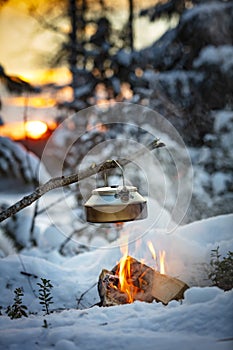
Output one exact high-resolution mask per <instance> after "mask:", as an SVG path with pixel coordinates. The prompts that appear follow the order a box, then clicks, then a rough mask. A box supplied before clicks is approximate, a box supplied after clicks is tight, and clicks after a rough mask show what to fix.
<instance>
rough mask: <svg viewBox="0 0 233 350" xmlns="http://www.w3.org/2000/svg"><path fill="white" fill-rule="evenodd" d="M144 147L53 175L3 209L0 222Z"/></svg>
mask: <svg viewBox="0 0 233 350" xmlns="http://www.w3.org/2000/svg"><path fill="white" fill-rule="evenodd" d="M164 146H165V144H164V143H162V142H161V141H160V140H159V139H155V140H154V141H152V142H151V143H150V144H149V145H148V146H146V147H145V148H146V150H149V151H152V150H154V149H156V148H160V147H164ZM145 148H143V149H141V150H140V151H138V152H135V153H134V154H133V155H132V156H130V157H129V158H128V159H121V160H117V162H116V161H115V160H108V161H104V162H102V163H100V164H98V165H97V164H93V165H92V166H91V167H90V168H87V169H85V170H83V171H80V172H79V173H78V174H72V175H68V176H61V177H55V178H52V179H50V180H49V181H47V182H46V183H45V184H44V185H41V186H39V187H37V188H36V189H35V191H34V192H32V193H31V194H29V195H27V196H25V197H23V198H22V199H21V200H19V201H18V202H16V203H15V204H13V205H12V206H10V207H9V208H7V209H6V210H3V211H2V212H1V213H0V222H2V221H4V220H6V219H7V218H9V217H11V216H13V215H14V214H16V213H18V212H19V211H20V210H22V209H24V208H26V207H28V206H29V205H31V204H32V203H34V202H35V201H36V200H38V199H39V198H41V197H42V196H43V195H44V194H45V193H47V192H49V191H51V190H53V189H55V188H59V187H65V186H68V185H71V184H73V183H76V182H79V181H81V180H83V179H86V178H88V177H90V176H92V175H95V174H97V173H100V172H103V171H106V170H109V169H114V168H116V167H117V166H118V165H117V163H118V164H120V165H121V166H125V165H127V164H129V163H131V162H132V161H133V160H134V159H137V158H138V157H140V156H142V155H143V154H144V152H145Z"/></svg>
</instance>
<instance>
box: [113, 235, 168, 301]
mask: <svg viewBox="0 0 233 350" xmlns="http://www.w3.org/2000/svg"><path fill="white" fill-rule="evenodd" d="M121 239H122V242H123V244H122V245H121V252H122V258H121V259H120V262H119V264H118V269H117V271H116V275H118V277H119V283H118V289H119V290H120V291H121V292H123V293H125V294H126V295H127V302H128V303H133V302H134V300H135V299H137V296H136V294H138V293H143V292H144V290H143V288H142V286H143V283H145V281H143V276H142V275H143V274H142V275H141V277H140V278H138V282H137V286H136V285H135V284H134V282H135V281H136V280H135V275H134V273H133V271H134V267H133V266H134V265H132V266H131V264H133V261H134V259H133V258H131V257H130V256H129V255H128V254H129V248H128V235H127V234H126V232H125V231H124V232H122V234H121ZM147 245H148V248H149V249H150V252H151V254H152V257H153V259H154V260H155V261H156V267H157V265H158V264H157V255H156V252H155V249H154V246H153V244H152V242H151V241H148V242H147ZM165 255H166V253H165V250H160V251H159V267H160V273H161V274H165ZM140 262H141V263H142V264H144V263H145V259H141V260H140ZM156 269H157V268H156Z"/></svg>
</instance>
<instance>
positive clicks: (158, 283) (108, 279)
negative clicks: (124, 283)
mask: <svg viewBox="0 0 233 350" xmlns="http://www.w3.org/2000/svg"><path fill="white" fill-rule="evenodd" d="M127 259H129V261H130V280H128V283H129V284H130V285H131V287H132V288H131V289H132V291H133V292H134V293H133V301H135V300H140V301H145V302H148V303H151V302H152V301H153V300H156V301H157V302H162V303H163V304H165V305H166V304H168V303H169V301H171V300H180V299H183V297H184V292H185V290H186V289H188V288H189V287H188V285H187V284H186V283H184V282H182V281H181V280H179V279H177V278H174V277H171V276H168V275H164V274H161V273H159V272H158V271H156V270H154V269H153V268H151V267H149V266H147V265H145V264H142V263H140V262H139V261H137V260H136V259H134V258H132V257H127ZM119 266H120V265H119V264H117V265H116V266H115V267H114V268H113V269H112V270H111V271H108V270H102V272H101V274H100V276H99V282H98V291H99V295H100V299H101V305H102V306H112V305H119V304H126V303H128V302H129V298H128V295H127V294H126V293H125V292H123V291H121V289H120V283H119V276H118V272H119Z"/></svg>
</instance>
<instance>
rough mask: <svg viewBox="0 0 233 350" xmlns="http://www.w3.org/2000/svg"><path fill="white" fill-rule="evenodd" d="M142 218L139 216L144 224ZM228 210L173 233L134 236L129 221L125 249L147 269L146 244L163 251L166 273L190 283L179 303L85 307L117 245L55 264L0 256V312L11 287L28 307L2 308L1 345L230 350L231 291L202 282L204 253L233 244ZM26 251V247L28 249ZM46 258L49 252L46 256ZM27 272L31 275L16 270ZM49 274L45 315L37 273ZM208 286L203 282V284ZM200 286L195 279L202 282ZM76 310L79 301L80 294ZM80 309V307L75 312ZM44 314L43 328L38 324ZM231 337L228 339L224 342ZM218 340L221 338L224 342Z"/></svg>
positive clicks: (94, 299)
mask: <svg viewBox="0 0 233 350" xmlns="http://www.w3.org/2000/svg"><path fill="white" fill-rule="evenodd" d="M142 222H143V221H142ZM232 224H233V215H231V214H230V215H224V216H219V217H215V218H211V219H207V220H202V221H199V222H194V223H192V224H189V225H186V226H182V227H178V228H177V229H176V230H175V231H174V232H173V233H172V234H166V232H164V231H163V230H158V229H151V231H149V232H147V233H146V234H145V235H144V236H143V237H141V238H140V245H139V244H138V243H136V242H137V240H136V241H135V240H134V236H136V237H137V235H138V233H137V230H136V227H135V226H133V225H132V224H131V227H130V224H129V225H128V226H127V227H126V229H125V230H126V232H127V233H128V234H129V235H130V242H131V243H130V246H129V253H130V254H131V255H133V256H135V257H136V258H140V257H142V256H143V257H144V258H146V260H147V263H148V264H149V265H151V266H153V264H155V262H154V261H153V260H152V259H151V257H150V254H149V251H148V248H147V246H146V242H147V240H148V239H150V240H151V241H152V242H153V244H154V246H155V249H156V250H158V249H165V250H166V258H167V260H166V261H167V266H166V268H167V273H169V274H170V275H173V276H177V277H180V278H181V277H184V278H185V281H186V282H189V283H190V284H191V285H193V287H191V288H190V289H188V290H187V291H186V292H185V298H184V301H183V303H182V304H181V303H179V302H176V301H172V302H170V303H169V304H168V305H167V306H164V305H162V304H161V303H156V302H153V303H152V304H147V303H143V302H135V303H134V304H127V305H120V306H116V307H109V308H99V307H98V306H94V307H92V308H88V307H89V306H91V305H93V304H95V303H96V302H98V301H99V299H98V295H97V289H96V285H95V282H97V280H98V275H99V273H100V272H101V270H102V268H112V267H113V266H114V265H115V263H116V261H118V260H119V258H120V256H121V253H120V249H119V246H117V243H118V244H120V243H121V242H120V241H118V242H114V243H112V244H110V245H109V246H107V247H105V248H101V249H97V250H94V251H91V252H88V253H83V254H80V255H78V256H75V257H73V258H61V257H59V256H58V253H57V258H56V255H55V252H53V253H52V254H53V257H52V259H53V261H54V262H53V263H52V262H49V261H48V260H44V259H43V258H40V257H35V255H36V251H35V250H33V249H32V250H31V253H30V255H28V256H26V255H21V256H19V255H11V256H8V257H7V258H4V259H1V261H0V276H1V277H0V285H1V295H0V305H2V306H3V310H5V308H6V307H7V305H12V302H13V290H14V289H15V288H16V287H22V288H23V290H24V297H23V303H24V304H25V305H26V306H27V307H28V309H29V310H30V312H33V313H34V314H31V315H29V317H28V318H22V319H17V320H11V319H10V318H9V317H7V316H6V315H5V313H4V311H3V312H2V313H3V315H2V316H1V317H0V329H1V331H0V345H1V346H2V348H4V349H6V350H7V349H9V350H13V349H16V348H17V349H19V350H21V349H25V350H31V349H37V348H38V349H57V350H59V349H64V350H66V349H67V350H73V349H82V350H87V349H103V348H107V347H108V348H109V347H111V349H119V348H123V349H125V348H127V349H134V350H135V349H142V348H143V349H151V350H152V349H154V348H155V346H156V348H157V347H159V348H160V349H162V350H163V349H164V350H165V349H174V348H179V349H181V350H182V349H184V350H186V349H188V348H190V349H191V348H192V349H203V350H205V349H207V348H208V349H224V350H225V349H230V348H231V346H232V338H231V337H232V321H233V319H232V309H233V305H232V304H233V291H229V292H224V291H223V290H221V289H219V288H217V287H208V286H206V287H200V286H198V283H199V282H200V281H202V283H203V282H204V280H203V265H204V264H207V263H208V262H209V259H210V250H211V249H212V248H216V245H219V246H220V252H221V254H224V253H225V252H227V251H228V250H232V248H233V237H232ZM28 254H29V252H28ZM47 258H49V257H47ZM22 271H23V272H27V273H30V274H31V275H30V277H28V276H26V275H25V274H22ZM40 277H43V278H46V279H50V280H51V283H52V284H53V289H52V296H53V301H54V304H53V305H52V306H51V307H50V308H51V309H52V308H53V309H54V310H55V311H54V312H53V313H52V314H50V315H47V316H44V315H43V313H42V311H41V305H40V304H39V300H38V286H37V284H36V283H37V282H39V278H40ZM205 283H206V284H207V281H205ZM200 284H201V283H200ZM88 288H90V290H89V291H88V292H87V293H86V294H85V295H84V296H83V298H82V300H81V302H80V304H79V309H77V306H78V300H79V298H80V296H81V295H82V293H83V292H85V291H87V289H88ZM80 308H81V309H82V308H83V310H81V309H80ZM44 319H46V321H47V324H48V327H47V328H43V327H42V326H43V324H44ZM229 338H231V340H230V339H229ZM223 340H224V341H223Z"/></svg>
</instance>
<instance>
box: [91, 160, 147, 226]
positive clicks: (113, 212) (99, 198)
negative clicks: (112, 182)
mask: <svg viewBox="0 0 233 350" xmlns="http://www.w3.org/2000/svg"><path fill="white" fill-rule="evenodd" d="M115 163H116V164H117V166H118V167H119V168H120V169H121V172H122V178H123V185H122V186H108V185H107V186H105V187H99V188H96V189H94V190H93V191H92V195H91V197H90V198H89V199H88V200H87V202H86V203H85V204H84V207H85V211H86V220H87V221H88V222H92V223H114V222H125V221H133V220H142V219H145V218H146V217H147V201H146V200H145V198H143V196H141V195H140V194H139V193H138V191H137V188H136V187H134V186H126V185H125V180H124V173H123V169H122V167H121V165H120V164H119V163H118V162H117V161H115ZM106 179H107V178H105V180H106ZM105 182H106V181H105ZM106 184H107V182H106Z"/></svg>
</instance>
